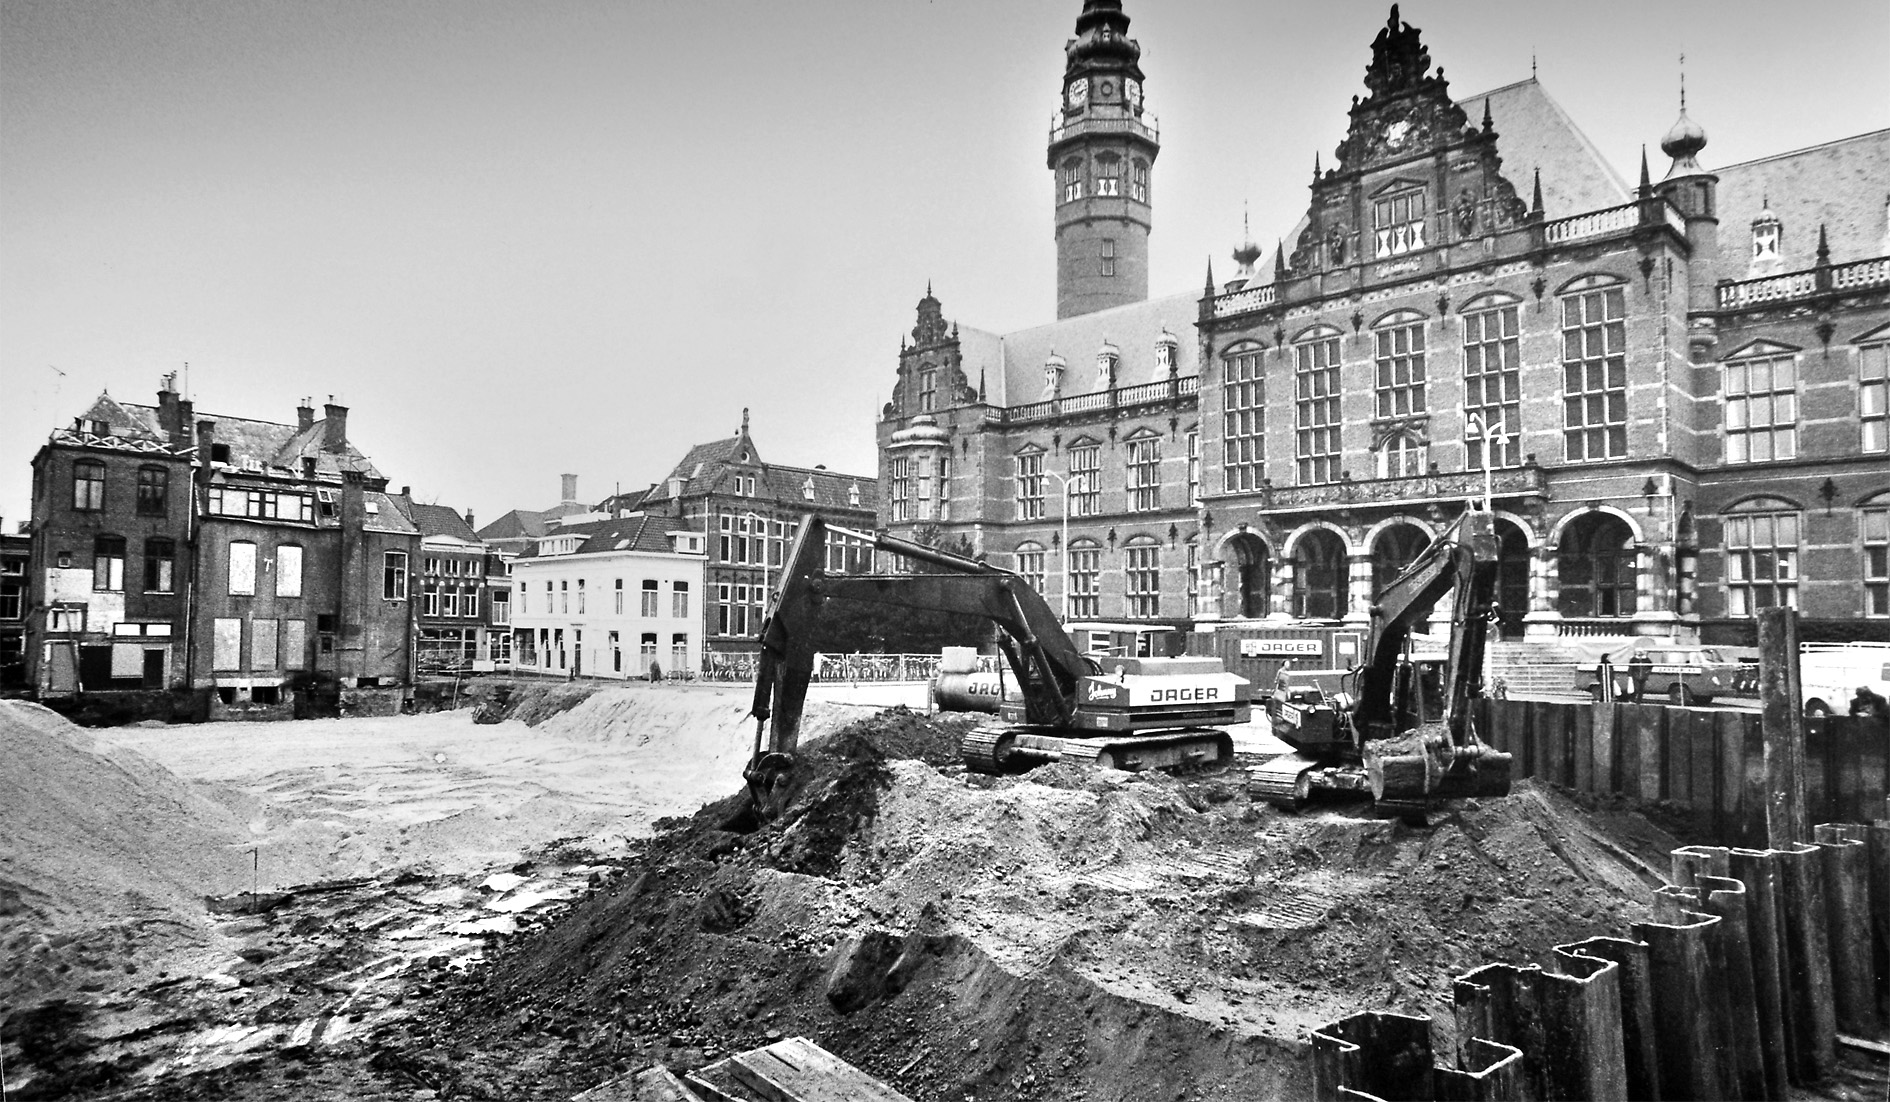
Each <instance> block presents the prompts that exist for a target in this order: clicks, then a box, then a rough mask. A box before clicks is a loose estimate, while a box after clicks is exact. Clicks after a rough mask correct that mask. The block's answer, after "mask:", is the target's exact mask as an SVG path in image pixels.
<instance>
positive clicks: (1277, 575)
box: [878, 0, 1890, 642]
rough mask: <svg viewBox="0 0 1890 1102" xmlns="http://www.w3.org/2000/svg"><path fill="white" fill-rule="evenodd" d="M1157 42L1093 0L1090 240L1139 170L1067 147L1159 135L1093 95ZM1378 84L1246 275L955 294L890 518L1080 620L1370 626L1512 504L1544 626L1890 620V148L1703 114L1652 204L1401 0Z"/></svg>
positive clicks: (1073, 198) (1516, 615)
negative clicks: (1023, 306) (1792, 138)
mask: <svg viewBox="0 0 1890 1102" xmlns="http://www.w3.org/2000/svg"><path fill="white" fill-rule="evenodd" d="M1127 23H1128V21H1127V18H1126V16H1124V15H1122V13H1121V10H1120V5H1119V3H1116V2H1115V0H1088V2H1087V3H1086V4H1085V6H1084V14H1083V16H1082V18H1081V19H1080V20H1079V22H1078V38H1077V40H1076V41H1075V42H1073V43H1072V45H1071V47H1070V49H1069V50H1068V51H1066V63H1065V78H1064V79H1065V87H1066V96H1065V100H1064V104H1063V108H1062V115H1061V116H1060V120H1061V121H1060V123H1059V125H1058V127H1057V128H1056V129H1055V130H1053V132H1052V135H1051V149H1052V152H1053V155H1055V156H1056V157H1061V158H1063V159H1062V160H1060V161H1056V162H1055V165H1054V167H1056V169H1057V172H1058V176H1057V179H1058V182H1059V190H1058V192H1057V208H1058V213H1057V218H1056V223H1055V224H1056V227H1057V232H1058V240H1059V249H1060V250H1061V247H1062V246H1061V242H1062V240H1063V233H1064V227H1065V225H1066V224H1068V223H1069V222H1070V218H1071V213H1070V211H1069V210H1067V209H1066V208H1068V207H1069V206H1070V205H1071V204H1077V203H1083V202H1086V201H1087V197H1088V196H1089V195H1092V194H1094V191H1095V188H1096V187H1097V186H1098V185H1097V182H1098V181H1099V180H1101V181H1107V180H1108V179H1110V178H1111V177H1110V176H1109V173H1110V171H1111V168H1110V166H1109V165H1107V164H1105V163H1103V160H1102V159H1101V157H1100V154H1097V155H1091V156H1089V158H1088V160H1086V161H1085V160H1084V159H1083V157H1082V156H1080V155H1076V159H1077V161H1078V163H1077V164H1076V165H1075V166H1074V171H1075V176H1074V177H1072V176H1071V171H1072V168H1071V166H1070V165H1068V164H1067V163H1065V162H1067V161H1068V160H1069V158H1070V156H1072V154H1069V146H1068V143H1069V140H1070V139H1069V134H1070V133H1072V132H1073V128H1075V129H1077V130H1080V129H1082V128H1083V126H1087V127H1089V128H1090V129H1094V130H1100V131H1102V132H1114V131H1113V130H1111V129H1110V128H1111V127H1114V128H1115V129H1116V130H1119V129H1121V128H1122V127H1124V126H1127V125H1129V124H1128V122H1127V121H1123V120H1115V121H1113V122H1111V121H1108V120H1103V119H1096V120H1094V121H1091V122H1088V123H1084V121H1083V120H1085V119H1089V118H1090V117H1091V116H1092V115H1093V113H1094V108H1093V107H1092V106H1089V105H1085V104H1083V103H1081V102H1080V101H1081V97H1080V96H1079V97H1077V98H1076V99H1072V98H1071V96H1070V94H1069V93H1068V90H1069V89H1071V88H1073V87H1074V86H1075V82H1077V81H1079V80H1086V81H1088V82H1089V87H1090V88H1094V87H1095V85H1096V82H1097V81H1098V80H1101V79H1105V77H1107V78H1109V79H1112V80H1113V81H1115V82H1118V83H1120V82H1122V81H1126V80H1127V79H1129V78H1130V76H1131V75H1133V76H1134V77H1135V79H1137V80H1139V79H1140V71H1139V69H1137V68H1135V67H1134V61H1135V53H1136V51H1135V49H1134V43H1133V41H1132V40H1129V39H1128V38H1127V37H1126V29H1127ZM1100 28H1108V33H1107V34H1104V33H1103V32H1102V30H1101V29H1100ZM1105 42H1106V43H1107V46H1108V48H1107V49H1106V50H1105V49H1103V45H1104V43H1105ZM1092 47H1094V48H1092ZM1365 85H1366V87H1365V89H1364V91H1365V93H1366V94H1365V95H1364V96H1363V98H1361V99H1359V100H1358V101H1357V102H1355V103H1354V104H1353V106H1352V107H1351V108H1350V111H1349V114H1350V119H1351V125H1350V130H1349V132H1348V134H1347V136H1346V138H1345V140H1344V141H1343V142H1342V143H1341V144H1340V145H1339V147H1338V149H1337V150H1336V152H1335V154H1334V155H1333V158H1332V160H1331V161H1330V162H1329V163H1330V167H1324V166H1321V167H1319V168H1318V170H1317V171H1316V172H1315V175H1314V179H1313V183H1312V186H1311V189H1310V192H1311V193H1310V196H1309V202H1308V205H1307V208H1306V209H1305V210H1304V211H1295V212H1279V213H1278V214H1277V215H1270V216H1267V219H1266V220H1268V221H1271V222H1273V223H1274V224H1275V225H1278V226H1279V227H1280V228H1281V231H1282V232H1281V233H1280V234H1279V235H1278V236H1279V242H1278V244H1276V246H1275V247H1274V248H1272V249H1270V250H1263V249H1262V248H1261V247H1260V246H1258V245H1256V244H1254V243H1253V242H1252V241H1245V242H1243V243H1242V244H1241V245H1240V246H1239V247H1237V248H1236V249H1235V251H1234V259H1235V262H1236V265H1237V268H1236V271H1235V272H1234V278H1232V279H1231V280H1228V281H1226V282H1221V283H1217V282H1216V281H1215V280H1214V277H1213V275H1212V272H1211V271H1210V273H1209V275H1208V278H1207V282H1206V286H1205V287H1204V288H1203V290H1202V291H1201V292H1200V293H1199V294H1189V295H1176V296H1172V297H1169V298H1157V299H1149V300H1145V301H1137V302H1132V303H1128V304H1125V305H1117V306H1113V307H1109V308H1104V309H1098V310H1095V311H1093V312H1089V313H1083V314H1079V315H1076V316H1072V317H1066V318H1063V319H1062V320H1059V321H1058V322H1055V323H1053V324H1050V325H1045V326H1041V327H1037V328H1034V329H1029V330H1024V331H1022V332H1018V333H1010V334H989V333H983V332H980V331H976V330H973V329H970V328H969V327H960V326H958V325H956V324H950V323H948V322H947V321H946V320H945V318H944V316H943V312H942V310H941V309H940V306H939V303H938V301H937V299H935V298H934V297H933V296H932V295H931V293H930V291H929V290H928V293H927V295H926V297H925V298H924V299H922V300H921V301H920V304H919V310H918V324H917V325H916V326H915V328H914V330H913V333H912V342H911V343H910V344H909V345H908V346H907V347H906V348H905V349H904V350H903V351H902V353H901V355H900V361H899V369H898V383H897V386H896V387H895V390H894V395H893V400H892V402H890V403H889V404H888V405H887V407H886V409H885V411H884V413H883V415H882V418H881V421H880V423H879V426H878V440H879V446H880V461H881V469H880V476H881V479H882V481H883V482H884V484H885V485H886V487H887V492H886V494H885V496H884V499H883V501H882V506H881V519H882V521H883V522H884V523H885V524H887V525H888V526H889V527H890V528H892V529H893V530H894V531H895V532H900V531H902V529H910V528H913V527H915V526H917V525H920V524H927V523H934V524H938V525H940V526H942V527H944V528H945V529H947V530H948V531H952V532H961V533H963V534H965V535H966V536H967V537H968V538H970V539H971V540H972V542H973V543H974V545H975V546H976V547H977V549H978V550H980V551H981V552H983V553H986V554H988V555H990V556H991V557H992V558H993V560H994V561H1000V562H1005V561H1008V563H1009V564H1010V565H1012V566H1014V567H1015V568H1016V569H1018V570H1019V571H1021V572H1023V573H1025V574H1026V575H1029V576H1031V577H1032V579H1033V581H1035V582H1037V583H1038V584H1039V587H1040V589H1042V590H1043V591H1044V592H1045V594H1046V596H1047V597H1049V598H1050V600H1051V602H1052V604H1053V605H1057V604H1058V603H1059V602H1060V601H1061V600H1062V599H1063V597H1064V595H1065V594H1066V593H1067V594H1068V597H1069V600H1070V603H1071V614H1072V615H1073V616H1076V617H1085V616H1095V615H1100V616H1103V617H1108V618H1125V619H1147V620H1157V621H1175V622H1191V623H1194V624H1197V625H1198V624H1202V623H1205V622H1213V621H1231V620H1241V619H1251V618H1260V617H1274V618H1289V617H1290V618H1319V619H1336V620H1351V621H1363V620H1364V619H1365V618H1366V617H1367V614H1368V613H1367V610H1368V608H1369V606H1370V603H1371V600H1372V598H1373V595H1374V593H1375V590H1376V588H1377V587H1378V586H1380V585H1382V583H1383V582H1384V581H1385V580H1386V579H1388V578H1389V577H1391V576H1392V575H1394V574H1395V573H1396V572H1397V571H1398V570H1399V569H1401V567H1402V566H1403V565H1404V564H1405V563H1407V562H1408V561H1409V560H1410V559H1411V557H1412V556H1414V555H1415V554H1416V553H1417V552H1418V551H1419V550H1420V549H1422V547H1423V546H1424V545H1425V543H1426V542H1427V541H1428V540H1429V539H1430V537H1431V536H1432V535H1434V534H1436V533H1437V532H1438V531H1440V530H1441V529H1442V528H1443V527H1444V526H1445V525H1446V524H1448V522H1449V521H1450V519H1451V518H1452V517H1454V516H1455V515H1456V514H1457V513H1458V512H1459V511H1461V510H1462V509H1463V508H1465V507H1466V505H1467V503H1470V502H1479V503H1480V502H1481V501H1482V500H1483V498H1484V496H1485V492H1486V486H1487V488H1488V492H1489V496H1490V497H1491V498H1492V500H1493V505H1494V510H1495V514H1496V518H1497V528H1498V532H1499V534H1500V536H1501V545H1502V564H1501V567H1502V569H1501V574H1502V582H1501V602H1502V612H1503V617H1504V623H1505V628H1506V631H1507V633H1509V634H1511V635H1513V636H1515V635H1524V634H1527V635H1529V636H1534V637H1538V638H1544V639H1553V638H1560V637H1570V636H1579V637H1614V636H1620V637H1628V636H1638V635H1659V636H1674V637H1679V638H1688V639H1691V638H1701V637H1703V638H1705V639H1707V640H1709V641H1721V642H1745V641H1749V639H1750V637H1751V633H1752V624H1753V622H1754V621H1753V617H1754V614H1755V612H1756V610H1758V609H1760V608H1763V607H1766V606H1768V605H1774V604H1791V605H1795V606H1797V607H1798V608H1800V609H1801V610H1802V611H1803V613H1804V615H1805V618H1806V629H1805V630H1806V633H1807V636H1808V637H1814V638H1815V637H1819V636H1826V637H1847V638H1890V575H1887V574H1886V568H1885V566H1884V563H1885V561H1886V558H1887V557H1890V521H1887V520H1886V517H1890V451H1887V450H1886V448H1887V447H1890V445H1887V444H1886V432H1885V400H1884V395H1885V386H1886V380H1885V355H1886V353H1885V349H1886V347H1890V230H1887V228H1886V213H1887V212H1886V198H1887V197H1890V131H1877V132H1873V133H1869V134H1863V135H1859V136H1857V137H1854V138H1850V139H1845V140H1842V141H1838V142H1832V143H1828V144H1826V145H1822V146H1818V147H1814V148H1811V149H1804V150H1797V151H1793V152H1789V153H1783V154H1780V155H1778V156H1775V157H1769V158H1764V159H1761V160H1758V161H1753V162H1749V163H1746V164H1741V165H1733V166H1728V167H1723V168H1718V169H1708V168H1706V167H1704V166H1703V165H1702V163H1701V161H1700V159H1699V154H1700V153H1701V151H1702V150H1703V148H1704V147H1705V145H1706V135H1705V132H1704V130H1703V129H1702V128H1700V127H1699V126H1698V125H1697V124H1696V123H1694V122H1693V121H1692V120H1691V119H1690V118H1689V117H1688V116H1687V114H1686V112H1685V108H1684V104H1683V105H1682V110H1681V117H1680V120H1679V121H1678V122H1677V123H1675V124H1674V125H1673V126H1672V127H1671V128H1670V130H1669V131H1668V132H1667V134H1666V136H1665V138H1664V139H1663V140H1662V141H1661V143H1660V144H1661V148H1662V151H1663V153H1665V154H1666V157H1667V159H1668V160H1669V161H1670V162H1671V163H1670V165H1669V166H1668V167H1667V169H1666V171H1665V172H1664V173H1660V174H1658V175H1656V174H1654V173H1653V172H1652V171H1651V170H1650V168H1649V166H1647V165H1646V163H1645V161H1643V164H1642V166H1641V171H1640V175H1639V182H1638V183H1637V184H1635V185H1628V184H1627V183H1626V182H1625V181H1624V180H1623V179H1622V178H1621V177H1620V176H1619V175H1618V174H1617V173H1616V172H1615V171H1614V170H1613V169H1612V168H1611V167H1610V166H1609V165H1608V164H1607V163H1606V162H1605V161H1604V160H1603V159H1602V158H1601V156H1600V155H1599V153H1598V152H1597V151H1596V150H1595V149H1594V147H1593V146H1592V145H1591V144H1590V143H1589V142H1588V141H1587V139H1586V138H1585V137H1584V136H1583V135H1582V134H1581V132H1580V131H1579V129H1577V127H1576V126H1575V124H1574V123H1573V121H1572V120H1570V119H1569V118H1568V116H1567V115H1566V114H1565V113H1564V112H1563V111H1562V110H1561V108H1560V107H1559V106H1558V105H1557V104H1556V103H1555V102H1554V100H1553V99H1551V98H1550V97H1549V95H1548V94H1547V92H1546V91H1545V90H1544V89H1543V88H1542V86H1541V85H1540V84H1539V83H1537V82H1536V81H1535V80H1534V79H1530V80H1527V81H1523V82H1520V83H1517V84H1513V85H1509V86H1506V87H1504V88H1499V89H1495V90H1493V91H1490V92H1487V93H1481V94H1478V95H1473V96H1469V97H1461V98H1459V97H1456V96H1454V95H1453V93H1452V92H1451V90H1450V88H1449V86H1448V84H1447V83H1446V82H1445V80H1444V79H1443V77H1442V75H1441V71H1437V72H1433V71H1432V69H1431V66H1430V57H1429V51H1428V49H1427V47H1426V46H1425V44H1424V43H1423V42H1422V40H1421V38H1420V35H1419V32H1418V31H1417V29H1416V28H1413V27H1411V26H1410V25H1408V24H1405V23H1403V22H1401V21H1400V20H1399V19H1398V18H1397V14H1396V10H1395V9H1394V10H1393V14H1392V17H1391V19H1390V21H1389V22H1388V24H1387V25H1386V26H1385V27H1384V28H1383V29H1382V30H1381V31H1380V32H1379V34H1378V36H1377V38H1376V40H1375V41H1374V42H1373V43H1372V50H1371V61H1370V64H1369V66H1368V68H1367V70H1366V75H1365ZM1335 109H1343V107H1342V105H1335ZM1079 124H1082V125H1081V126H1079ZM1150 134H1151V135H1152V129H1151V130H1150ZM1321 159H1322V160H1323V158H1321ZM1140 194H1141V195H1142V196H1143V197H1144V201H1145V202H1152V200H1150V199H1148V192H1147V191H1146V188H1144V189H1143V190H1142V191H1141V192H1140ZM1099 217H1103V216H1099ZM1142 222H1143V223H1145V222H1146V217H1143V219H1142ZM1138 224H1140V223H1138ZM1289 227H1290V228H1289ZM1269 254H1270V255H1269ZM1060 255H1061V254H1060ZM1104 271H1105V267H1104V266H1102V265H1101V264H1100V263H1098V266H1097V267H1096V269H1095V276H1096V278H1099V279H1100V278H1106V277H1105V276H1103V275H1102V273H1103V272H1104ZM1062 278H1063V275H1062V272H1061V269H1060V272H1059V279H1060V281H1061V280H1062ZM1062 286H1063V285H1062V283H1061V282H1060V283H1059V289H1060V295H1059V298H1060V301H1061V299H1062V297H1063V296H1062V294H1061V290H1062ZM1092 364H1093V365H1094V366H1093V368H1092V366H1091V365H1092ZM1486 434H1487V435H1486ZM1066 522H1067V526H1068V535H1067V537H1066V536H1065V533H1064V527H1065V524H1066ZM1066 544H1067V545H1066Z"/></svg>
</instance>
